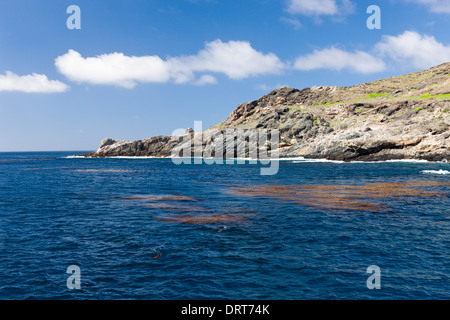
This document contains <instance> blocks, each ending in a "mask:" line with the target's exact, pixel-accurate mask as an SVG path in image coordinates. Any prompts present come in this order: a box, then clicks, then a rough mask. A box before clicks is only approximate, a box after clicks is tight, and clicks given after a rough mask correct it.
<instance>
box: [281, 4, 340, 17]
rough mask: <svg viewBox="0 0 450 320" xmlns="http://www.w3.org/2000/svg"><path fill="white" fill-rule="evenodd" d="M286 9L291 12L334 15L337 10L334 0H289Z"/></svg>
mask: <svg viewBox="0 0 450 320" xmlns="http://www.w3.org/2000/svg"><path fill="white" fill-rule="evenodd" d="M288 11H289V12H290V13H292V14H304V15H311V16H313V15H334V14H336V13H337V12H338V6H337V4H336V1H335V0H289V4H288Z"/></svg>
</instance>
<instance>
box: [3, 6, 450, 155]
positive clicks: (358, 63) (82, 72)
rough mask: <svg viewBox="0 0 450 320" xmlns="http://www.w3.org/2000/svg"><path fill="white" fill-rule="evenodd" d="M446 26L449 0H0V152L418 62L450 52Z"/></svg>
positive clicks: (158, 125) (74, 140) (217, 117)
mask: <svg viewBox="0 0 450 320" xmlns="http://www.w3.org/2000/svg"><path fill="white" fill-rule="evenodd" d="M70 5H77V6H78V7H79V8H80V9H81V29H79V30H76V29H74V30H69V29H68V28H67V25H66V21H67V19H68V18H69V16H70V14H68V13H66V10H67V8H68V7H69V6H70ZM370 5H378V6H379V7H380V9H381V29H379V30H377V29H375V30H370V29H368V28H367V26H366V21H367V19H368V18H369V16H370V14H367V12H366V10H367V8H368V7H369V6H370ZM449 26H450V0H384V1H355V0H279V1H275V0H245V1H242V0H240V1H237V0H165V1H164V0H95V1H92V0H89V1H87V0H71V1H64V0H45V1H43V0H42V1H37V0H33V1H31V0H28V1H23V0H15V1H1V2H0V151H37V150H46V151H50V150H95V149H97V148H98V145H99V142H100V140H101V139H103V138H105V137H113V138H116V139H127V140H135V139H143V138H148V137H151V136H155V135H163V134H171V133H172V132H173V131H174V130H175V129H178V128H188V127H192V126H193V124H194V121H196V120H201V121H203V127H204V129H206V128H207V127H209V126H212V125H214V124H216V123H218V122H220V121H222V120H224V119H226V118H227V117H228V116H229V114H230V113H231V111H233V110H234V108H236V107H237V105H238V104H239V103H243V102H247V101H251V100H254V99H257V98H259V97H260V96H262V95H264V94H267V93H269V92H270V91H271V90H272V89H275V88H277V87H280V86H283V85H286V86H289V87H294V88H299V89H302V88H305V87H311V86H314V85H338V86H350V85H354V84H358V83H363V82H368V81H373V80H376V79H380V78H384V77H389V76H394V75H399V74H403V73H408V72H413V71H417V70H421V69H425V68H427V67H430V66H433V65H436V64H439V63H442V62H447V61H450V32H449Z"/></svg>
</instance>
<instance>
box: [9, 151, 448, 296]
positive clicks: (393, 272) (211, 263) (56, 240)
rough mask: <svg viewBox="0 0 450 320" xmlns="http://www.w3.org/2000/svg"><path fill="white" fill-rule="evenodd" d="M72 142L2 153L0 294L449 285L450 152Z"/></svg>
mask: <svg viewBox="0 0 450 320" xmlns="http://www.w3.org/2000/svg"><path fill="white" fill-rule="evenodd" d="M77 153H80V152H29V153H0V299H83V300H84V299H88V300H90V299H92V300H93V299H106V300H115V299H146V300H178V299H183V300H184V299H188V300H191V299H192V300H196V299H202V300H205V299H206V300H207V299H220V300H221V299H252V300H253V299H254V300H265V299H267V300H272V299H273V300H305V299H306V300H310V299H339V300H341V299H449V298H450V281H449V280H450V276H449V275H450V260H449V256H450V245H449V244H450V241H449V240H450V209H449V208H450V172H449V171H450V164H449V163H428V162H413V161H412V162H405V161H403V162H380V163H335V162H324V161H304V160H301V159H300V160H299V159H296V160H286V161H280V163H279V170H278V173H277V174H275V175H261V174H260V169H261V166H262V165H261V164H222V165H220V164H213V165H208V164H197V165H194V164H192V165H187V164H182V165H176V164H174V163H173V162H172V160H171V159H150V158H141V159H129V158H96V159H86V158H74V157H71V156H73V155H75V154H77ZM71 266H76V267H77V270H78V271H79V272H78V273H76V274H75V273H74V274H72V273H71V271H70V270H72V269H70V268H69V267H71ZM370 266H372V269H371V268H369V267H370ZM373 266H376V267H378V268H379V273H373V272H371V271H370V270H373ZM368 268H369V270H368ZM368 271H369V272H368ZM74 275H76V276H77V277H76V278H73V276H74ZM374 276H376V277H377V278H376V280H377V281H378V282H376V281H375V280H374V279H375V278H374ZM369 283H370V284H374V283H378V287H375V288H374V287H373V286H372V287H371V286H370V285H369ZM70 284H78V287H75V288H74V287H73V286H72V287H71V286H70Z"/></svg>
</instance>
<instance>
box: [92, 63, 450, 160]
mask: <svg viewBox="0 0 450 320" xmlns="http://www.w3.org/2000/svg"><path fill="white" fill-rule="evenodd" d="M449 128H450V63H446V64H442V65H440V66H436V67H434V68H431V69H428V70H425V71H420V72H416V73H412V74H407V75H402V76H398V77H393V78H389V79H382V80H378V81H374V82H371V83H365V84H361V85H356V86H353V87H324V86H316V87H312V88H306V89H303V90H298V89H292V88H287V87H283V88H279V89H277V90H274V91H272V92H271V93H269V94H268V95H265V96H263V97H261V98H259V99H257V100H255V101H251V102H247V103H243V104H241V105H239V106H238V107H237V108H236V109H235V110H234V111H233V112H232V113H231V114H230V116H229V118H228V119H226V120H225V121H223V122H221V123H219V124H217V125H215V126H213V127H212V128H209V129H208V130H206V131H204V132H203V133H202V134H201V135H202V137H201V138H202V141H201V145H202V150H203V152H204V154H201V155H203V156H205V155H212V156H218V155H215V153H214V151H216V150H217V148H215V145H216V144H217V143H218V142H217V141H220V140H217V133H221V134H225V131H226V130H230V129H235V130H237V129H239V130H241V132H242V131H243V132H247V131H252V130H259V129H268V130H273V129H277V130H279V133H280V135H279V138H280V140H279V145H278V149H276V151H277V152H278V154H279V156H280V157H281V158H286V157H305V158H326V159H330V160H344V161H353V160H359V161H369V160H370V161H377V160H390V159H425V160H429V161H443V160H445V159H449V160H450V129H449ZM195 136H198V134H197V135H195ZM183 137H184V138H193V137H194V132H193V131H192V130H188V131H186V132H184V133H183V134H182V135H180V136H178V137H170V136H160V137H153V138H150V139H145V140H139V141H116V140H114V139H111V138H107V139H104V140H103V141H102V142H101V145H100V149H99V150H97V151H96V152H93V153H90V154H88V155H85V156H91V157H105V156H156V157H167V156H171V154H172V151H173V150H174V148H176V147H180V145H183V143H180V141H187V142H184V147H186V146H187V145H188V147H192V145H191V142H190V140H189V139H185V140H183V139H184V138H183ZM234 139H235V140H236V141H237V143H236V145H239V143H241V144H242V143H243V142H245V141H240V140H239V139H240V138H239V137H235V138H234ZM188 140H189V141H188ZM244 140H245V138H244ZM238 149H239V148H236V150H235V152H234V156H240V157H246V156H248V155H249V153H248V148H247V149H245V148H244V149H239V150H241V154H240V153H239V150H238ZM192 150H193V149H192ZM242 150H246V151H245V152H244V154H242ZM269 150H271V152H273V151H275V150H272V149H271V147H269ZM216 152H217V151H216ZM224 154H225V152H223V155H224ZM191 155H194V154H193V151H192V154H191ZM197 156H198V154H197Z"/></svg>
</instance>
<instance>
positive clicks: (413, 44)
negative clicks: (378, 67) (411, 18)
mask: <svg viewBox="0 0 450 320" xmlns="http://www.w3.org/2000/svg"><path fill="white" fill-rule="evenodd" d="M375 48H376V50H378V51H379V52H380V54H381V55H383V56H387V57H390V58H392V59H393V60H395V61H398V62H400V63H406V64H412V65H413V66H414V67H415V68H423V69H425V68H429V67H432V66H435V65H438V64H441V63H444V62H448V61H450V45H447V46H446V45H444V44H442V43H441V42H438V41H437V40H436V39H435V38H434V37H433V36H428V35H421V34H419V33H417V32H414V31H405V32H404V33H402V34H400V35H398V36H384V37H383V39H382V41H381V42H379V43H378V44H377V45H376V46H375Z"/></svg>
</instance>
